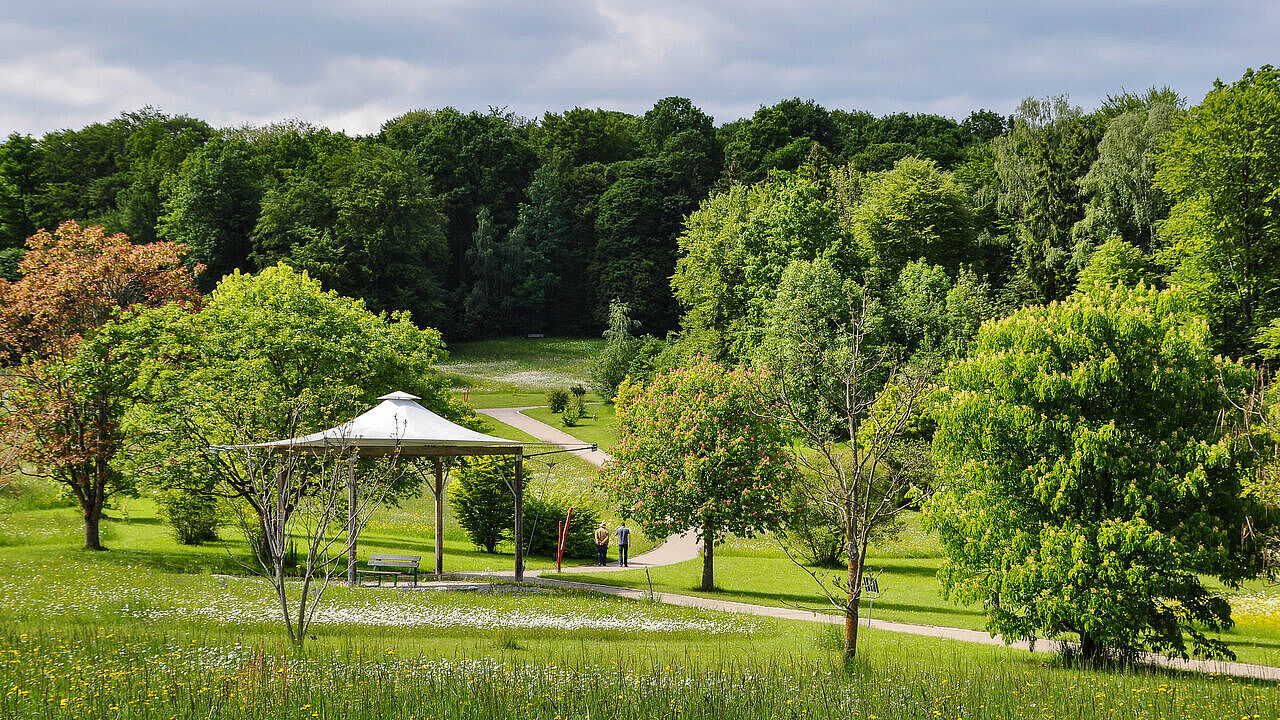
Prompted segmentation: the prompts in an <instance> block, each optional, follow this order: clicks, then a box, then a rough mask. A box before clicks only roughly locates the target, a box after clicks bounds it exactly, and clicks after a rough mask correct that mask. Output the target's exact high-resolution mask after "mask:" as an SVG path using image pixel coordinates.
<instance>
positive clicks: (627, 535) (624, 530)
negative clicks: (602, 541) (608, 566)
mask: <svg viewBox="0 0 1280 720" xmlns="http://www.w3.org/2000/svg"><path fill="white" fill-rule="evenodd" d="M613 534H614V535H617V536H618V564H619V565H621V566H622V567H628V566H627V546H628V545H630V544H631V528H629V527H627V521H626V520H623V521H622V524H621V525H619V526H618V529H617V530H614V531H613Z"/></svg>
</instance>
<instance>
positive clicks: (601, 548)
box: [596, 522, 610, 565]
mask: <svg viewBox="0 0 1280 720" xmlns="http://www.w3.org/2000/svg"><path fill="white" fill-rule="evenodd" d="M609 534H610V533H609V526H608V525H605V524H604V523H603V522H601V523H600V527H598V528H596V564H597V565H607V564H608V563H609Z"/></svg>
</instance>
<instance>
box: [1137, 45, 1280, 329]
mask: <svg viewBox="0 0 1280 720" xmlns="http://www.w3.org/2000/svg"><path fill="white" fill-rule="evenodd" d="M1278 125H1280V70H1277V69H1276V68H1274V67H1272V66H1270V65H1264V66H1263V67H1261V68H1259V69H1258V70H1257V71H1254V70H1249V71H1248V72H1246V73H1245V74H1244V77H1242V78H1241V79H1240V80H1239V81H1237V82H1235V83H1233V84H1231V85H1225V84H1223V83H1221V82H1218V83H1216V84H1215V87H1214V89H1213V91H1212V92H1210V93H1209V94H1208V95H1206V96H1205V98H1204V101H1203V102H1202V103H1201V104H1200V105H1198V106H1197V107H1194V108H1192V109H1191V110H1190V111H1189V112H1188V113H1187V117H1186V119H1185V120H1184V121H1182V122H1179V123H1178V124H1177V126H1176V127H1175V129H1174V130H1173V132H1172V133H1170V135H1169V137H1168V139H1167V141H1166V144H1165V150H1164V152H1162V153H1161V154H1160V156H1159V157H1158V158H1157V159H1156V175H1155V186H1156V187H1157V188H1159V189H1160V190H1162V191H1164V192H1165V193H1166V194H1168V196H1169V199H1170V200H1171V201H1172V202H1173V208H1172V209H1171V210H1170V212H1169V219H1168V220H1167V221H1165V222H1164V224H1163V225H1161V226H1160V232H1159V234H1160V237H1161V239H1162V241H1163V242H1164V244H1165V246H1166V247H1165V248H1164V250H1163V251H1162V252H1161V253H1160V256H1159V257H1160V260H1161V261H1162V262H1163V263H1165V264H1168V265H1172V266H1173V275H1172V277H1171V278H1170V283H1171V284H1175V285H1180V286H1182V287H1183V288H1185V289H1186V290H1187V292H1189V293H1190V294H1191V296H1192V297H1193V298H1194V299H1195V301H1196V302H1197V304H1199V306H1200V307H1201V308H1203V309H1204V311H1205V312H1207V313H1208V314H1209V318H1210V324H1211V326H1212V327H1213V330H1214V334H1215V336H1216V337H1217V342H1218V347H1219V348H1221V349H1224V350H1227V351H1229V352H1232V353H1241V352H1250V351H1252V350H1253V348H1254V346H1253V344H1252V338H1253V336H1254V335H1255V334H1256V333H1257V332H1258V330H1259V329H1261V328H1262V327H1264V326H1266V325H1267V324H1268V323H1269V322H1271V320H1272V319H1274V318H1276V317H1277V315H1280V263H1278V262H1276V258H1277V257H1280V193H1277V192H1276V188H1277V187H1280V136H1278V135H1277V133H1275V132H1274V128H1275V127H1277V126H1278Z"/></svg>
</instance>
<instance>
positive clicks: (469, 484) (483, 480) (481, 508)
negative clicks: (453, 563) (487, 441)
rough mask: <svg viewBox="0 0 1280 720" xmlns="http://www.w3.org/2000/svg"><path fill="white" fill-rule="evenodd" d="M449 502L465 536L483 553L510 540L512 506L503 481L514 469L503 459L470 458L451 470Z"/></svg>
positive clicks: (513, 509) (509, 491)
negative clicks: (452, 472)
mask: <svg viewBox="0 0 1280 720" xmlns="http://www.w3.org/2000/svg"><path fill="white" fill-rule="evenodd" d="M454 472H455V474H456V477H455V479H454V481H453V484H452V485H450V487H449V502H450V504H451V505H452V506H453V512H454V514H455V515H457V516H458V524H459V525H461V526H462V529H463V530H465V531H466V533H467V537H469V538H471V542H473V543H475V544H476V546H477V547H482V548H484V550H485V552H490V553H492V552H497V551H498V543H500V542H502V541H503V540H505V539H507V538H509V537H511V525H512V524H513V523H514V522H515V514H516V503H515V498H513V497H512V495H511V488H510V487H509V486H508V485H507V481H508V480H509V479H510V478H511V477H512V476H513V474H514V472H515V470H514V468H512V467H511V460H509V459H507V458H497V457H494V458H471V459H468V460H467V461H466V464H464V465H463V466H462V467H460V468H458V469H457V470H456V471H454Z"/></svg>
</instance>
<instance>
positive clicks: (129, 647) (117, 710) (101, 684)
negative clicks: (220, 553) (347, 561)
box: [0, 501, 1280, 720]
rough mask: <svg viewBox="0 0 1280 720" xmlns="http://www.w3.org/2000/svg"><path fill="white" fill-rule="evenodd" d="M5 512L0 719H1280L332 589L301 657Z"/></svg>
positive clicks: (1146, 681)
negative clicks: (8, 528)
mask: <svg viewBox="0 0 1280 720" xmlns="http://www.w3.org/2000/svg"><path fill="white" fill-rule="evenodd" d="M24 502H25V501H24ZM9 507H10V511H6V512H5V513H4V514H5V516H6V520H14V519H17V520H19V521H22V524H23V525H24V526H26V525H27V523H26V522H25V518H27V517H28V516H29V515H31V514H32V513H34V514H37V515H39V514H41V513H44V515H43V517H44V518H45V523H44V527H45V530H46V531H47V532H44V533H41V534H39V535H38V536H37V535H30V536H27V537H24V538H22V542H21V544H13V543H10V544H6V545H4V546H0V607H4V608H5V612H4V613H3V615H0V657H3V658H4V662H3V663H0V688H3V692H0V716H2V717H13V718H36V717H39V718H85V717H88V718H93V717H104V718H165V719H171V718H172V719H175V720H176V719H178V718H182V719H186V718H197V717H199V718H209V717H218V718H280V717H289V718H313V717H314V718H356V719H364V718H475V717H479V718H488V717H532V718H549V719H550V718H567V717H587V716H595V717H642V718H659V717H662V718H691V717H692V718H776V717H793V718H809V717H821V718H868V719H869V718H873V717H875V718H884V719H886V720H888V719H890V718H903V719H905V718H921V717H947V718H956V717H964V718H1012V717H1028V718H1032V717H1034V718H1048V717H1050V716H1051V715H1052V716H1053V717H1064V716H1065V717H1073V718H1088V719H1093V718H1113V717H1125V718H1141V719H1143V720H1146V719H1148V718H1149V719H1151V720H1155V718H1218V717H1232V718H1238V717H1252V716H1254V715H1257V716H1259V717H1268V718H1270V717H1277V716H1280V690H1277V688H1275V687H1274V686H1271V685H1267V684H1257V683H1250V682H1243V681H1236V680H1231V679H1227V678H1212V677H1204V676H1184V675H1179V674H1175V673H1168V672H1157V671H1152V672H1121V671H1110V672H1100V671H1088V670H1077V669H1071V668H1066V667H1062V666H1060V665H1059V664H1058V662H1057V661H1056V660H1055V659H1054V658H1053V657H1052V656H1045V655H1032V654H1030V653H1024V652H1020V651H1016V650H1009V649H1005V648H992V647H985V646H977V645H968V644H963V643H957V642H952V641H946V640H936V639H929V638H918V637H911V636H904V635H896V634H892V633H883V632H876V631H869V630H864V631H863V632H862V634H861V649H860V659H859V661H858V663H856V664H855V665H854V666H853V667H852V668H851V669H848V670H846V669H845V668H844V667H842V666H841V665H840V663H839V662H838V649H837V648H838V642H839V639H838V636H836V634H835V633H836V632H837V631H836V629H835V628H831V627H826V626H818V625H814V624H812V623H802V622H797V621H780V620H773V619H769V618H757V617H744V616H737V615H732V614H724V613H714V612H707V611H698V610H693V609H688V608H677V607H670V606H662V605H655V604H652V603H643V602H633V601H625V600H620V599H616V598H607V597H601V596H597V595H592V594H588V593H580V592H562V591H545V592H544V591H536V592H532V593H527V594H493V593H440V592H435V591H418V592H405V591H395V590H389V589H386V590H377V589H356V590H351V589H347V588H342V587H335V588H332V589H331V591H330V593H329V594H328V595H327V596H326V600H325V603H324V606H323V609H322V612H321V615H320V616H319V618H318V620H317V621H316V624H314V625H313V626H312V628H311V634H310V635H311V637H310V638H309V639H308V640H307V645H306V648H305V652H303V653H298V652H296V651H294V650H292V649H291V648H289V647H288V646H287V645H286V643H285V642H284V636H283V630H282V629H281V627H280V625H279V621H278V619H276V616H275V615H274V613H275V611H276V609H275V608H274V606H273V604H272V602H271V601H270V598H269V594H268V593H269V591H268V590H267V588H266V586H265V584H263V583H261V582H260V581H257V580H253V579H249V578H240V577H228V576H224V575H215V574H212V572H211V571H213V570H215V569H218V566H219V563H218V562H217V561H215V557H216V551H215V550H214V549H212V548H199V547H197V548H190V547H182V546H178V545H176V544H174V543H173V542H172V541H171V540H167V535H165V534H164V533H161V532H157V531H156V530H155V528H154V526H152V525H150V524H149V523H142V522H139V520H141V519H142V518H136V519H135V520H134V521H131V523H129V524H125V523H121V522H111V523H108V526H109V528H110V540H111V545H112V547H113V548H114V549H113V550H111V551H109V552H105V553H93V552H86V551H82V550H78V549H75V538H76V529H77V527H76V522H75V518H74V517H73V516H69V515H68V514H67V513H54V514H49V513H50V511H49V510H47V509H45V510H40V509H36V510H31V509H24V510H17V511H16V512H15V511H12V504H11V505H10V506H9ZM15 515H16V516H17V517H16V518H15V517H14V516H15ZM148 528H149V530H148ZM935 712H936V713H938V714H937V715H935V714H934V713H935Z"/></svg>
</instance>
